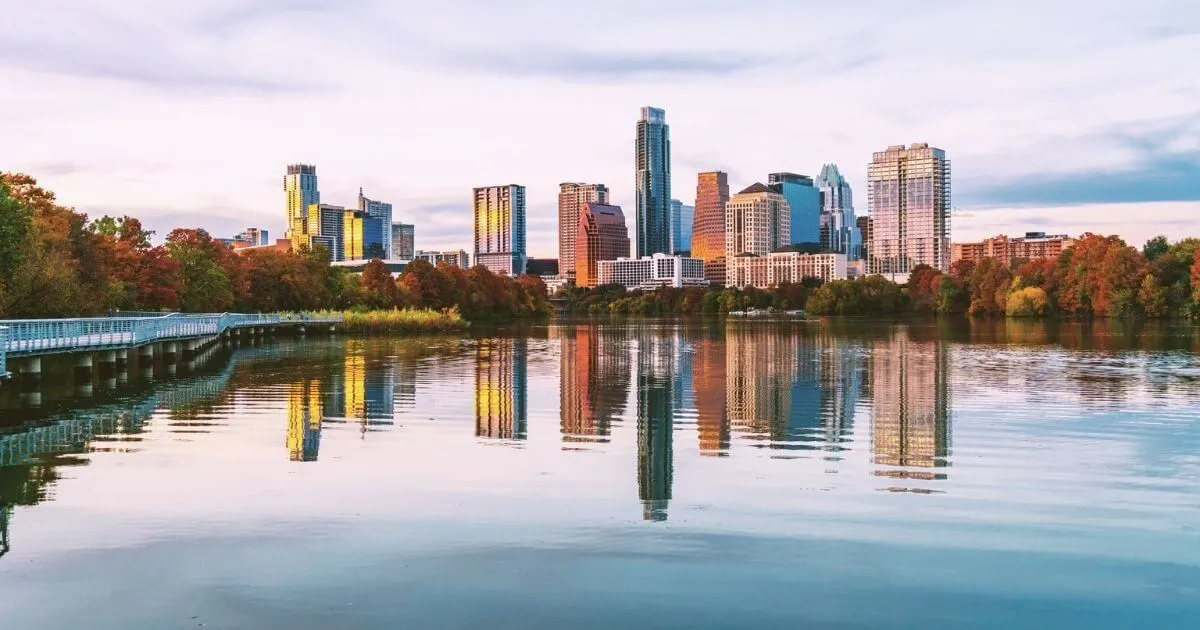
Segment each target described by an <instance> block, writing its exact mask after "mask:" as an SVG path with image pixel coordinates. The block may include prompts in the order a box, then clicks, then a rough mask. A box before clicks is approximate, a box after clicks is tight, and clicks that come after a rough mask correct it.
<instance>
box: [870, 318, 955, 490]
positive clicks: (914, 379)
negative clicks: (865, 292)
mask: <svg viewBox="0 0 1200 630" xmlns="http://www.w3.org/2000/svg"><path fill="white" fill-rule="evenodd" d="M949 365H950V349H949V347H948V345H947V344H945V343H943V342H940V341H931V342H919V341H913V340H910V339H909V338H908V337H907V336H905V335H893V336H892V338H891V339H888V340H885V341H877V342H875V344H874V345H873V347H872V349H871V380H872V393H873V400H872V414H871V446H872V451H873V453H874V461H875V463H876V464H878V465H879V466H880V467H881V468H880V469H879V470H876V471H875V474H876V475H878V476H882V477H893V478H898V479H923V480H935V479H945V478H946V475H945V473H944V472H935V470H930V469H941V468H944V467H945V466H947V465H948V459H947V456H948V455H949V453H950V386H949V379H948V376H949Z"/></svg>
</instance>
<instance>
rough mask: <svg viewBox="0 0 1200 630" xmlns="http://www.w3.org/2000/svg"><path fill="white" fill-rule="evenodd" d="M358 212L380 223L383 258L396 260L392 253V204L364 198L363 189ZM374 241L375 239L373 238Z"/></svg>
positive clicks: (360, 191)
mask: <svg viewBox="0 0 1200 630" xmlns="http://www.w3.org/2000/svg"><path fill="white" fill-rule="evenodd" d="M358 211H359V212H362V213H365V214H366V215H367V216H369V217H371V218H372V219H377V220H378V221H379V224H378V225H379V235H378V240H379V241H380V242H382V243H383V256H381V258H387V259H391V258H395V257H396V256H395V252H393V251H392V204H390V203H386V202H383V201H376V200H374V199H368V198H366V197H365V196H363V191H362V188H359V189H358ZM372 240H375V239H374V238H373V239H372ZM405 260H407V259H405Z"/></svg>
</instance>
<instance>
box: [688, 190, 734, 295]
mask: <svg viewBox="0 0 1200 630" xmlns="http://www.w3.org/2000/svg"><path fill="white" fill-rule="evenodd" d="M728 202H729V176H728V175H726V174H725V173H724V172H722V171H709V172H707V173H700V174H699V175H698V176H697V178H696V215H695V218H694V219H693V221H692V257H693V258H699V259H701V260H703V261H704V277H705V278H707V279H708V281H709V282H711V283H713V284H725V204H726V203H728Z"/></svg>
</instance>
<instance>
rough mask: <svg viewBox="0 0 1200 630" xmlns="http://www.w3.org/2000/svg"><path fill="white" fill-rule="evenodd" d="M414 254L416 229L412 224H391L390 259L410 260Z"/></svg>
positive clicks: (415, 250)
mask: <svg viewBox="0 0 1200 630" xmlns="http://www.w3.org/2000/svg"><path fill="white" fill-rule="evenodd" d="M416 252H417V248H416V228H415V227H414V226H413V224H411V223H393V224H392V255H391V257H392V258H394V259H396V260H412V259H413V256H414V255H415V254H416Z"/></svg>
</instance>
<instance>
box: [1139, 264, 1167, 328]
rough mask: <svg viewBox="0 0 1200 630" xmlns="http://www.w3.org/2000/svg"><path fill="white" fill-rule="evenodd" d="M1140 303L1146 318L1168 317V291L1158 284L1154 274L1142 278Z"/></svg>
mask: <svg viewBox="0 0 1200 630" xmlns="http://www.w3.org/2000/svg"><path fill="white" fill-rule="evenodd" d="M1138 302H1140V303H1141V310H1142V314H1143V315H1145V316H1146V317H1149V318H1151V319H1158V318H1161V317H1166V315H1167V291H1166V289H1164V288H1163V287H1162V286H1160V285H1159V284H1158V281H1157V280H1156V279H1155V278H1154V274H1146V276H1145V277H1143V278H1142V285H1141V287H1139V288H1138Z"/></svg>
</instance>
